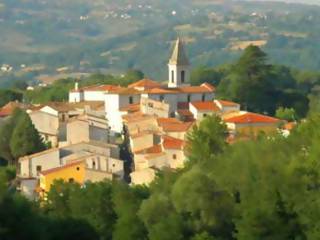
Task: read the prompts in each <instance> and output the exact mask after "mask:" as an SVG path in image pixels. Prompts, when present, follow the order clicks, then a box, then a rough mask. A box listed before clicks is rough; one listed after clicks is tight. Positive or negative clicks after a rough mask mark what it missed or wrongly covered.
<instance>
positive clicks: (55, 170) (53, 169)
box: [41, 160, 84, 176]
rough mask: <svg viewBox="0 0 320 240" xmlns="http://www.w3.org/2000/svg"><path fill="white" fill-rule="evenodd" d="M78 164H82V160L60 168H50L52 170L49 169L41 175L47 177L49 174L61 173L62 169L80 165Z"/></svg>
mask: <svg viewBox="0 0 320 240" xmlns="http://www.w3.org/2000/svg"><path fill="white" fill-rule="evenodd" d="M80 164H84V160H81V161H77V162H72V163H69V164H66V165H64V166H61V167H57V168H52V169H49V170H45V171H42V172H41V175H44V176H45V175H48V174H50V173H54V172H58V171H61V170H63V169H67V168H70V167H74V166H77V165H80Z"/></svg>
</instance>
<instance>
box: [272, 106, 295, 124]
mask: <svg viewBox="0 0 320 240" xmlns="http://www.w3.org/2000/svg"><path fill="white" fill-rule="evenodd" d="M276 117H277V118H279V119H283V120H287V121H296V120H297V116H296V111H295V110H294V109H293V108H283V107H280V108H278V109H277V111H276Z"/></svg>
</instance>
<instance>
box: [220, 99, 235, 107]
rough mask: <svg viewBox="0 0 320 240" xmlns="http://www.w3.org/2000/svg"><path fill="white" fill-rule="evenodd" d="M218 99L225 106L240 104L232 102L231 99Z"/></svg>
mask: <svg viewBox="0 0 320 240" xmlns="http://www.w3.org/2000/svg"><path fill="white" fill-rule="evenodd" d="M216 101H217V102H219V103H220V104H221V106H223V107H237V106H239V104H238V103H235V102H231V101H225V100H216Z"/></svg>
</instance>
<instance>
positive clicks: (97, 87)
mask: <svg viewBox="0 0 320 240" xmlns="http://www.w3.org/2000/svg"><path fill="white" fill-rule="evenodd" d="M118 88H120V86H116V85H94V86H86V87H83V88H79V89H78V90H75V89H73V90H71V92H109V91H112V90H116V89H118Z"/></svg>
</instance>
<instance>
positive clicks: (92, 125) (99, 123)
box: [67, 114, 114, 144]
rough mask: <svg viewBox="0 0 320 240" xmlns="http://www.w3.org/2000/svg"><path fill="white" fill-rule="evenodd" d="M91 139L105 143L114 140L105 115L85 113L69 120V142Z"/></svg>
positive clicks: (74, 142)
mask: <svg viewBox="0 0 320 240" xmlns="http://www.w3.org/2000/svg"><path fill="white" fill-rule="evenodd" d="M89 141H101V142H105V143H109V142H113V141H114V139H113V138H111V136H110V134H109V126H108V122H107V120H106V119H105V116H99V115H93V114H84V115H81V116H78V117H75V118H73V119H70V120H69V121H68V123H67V144H76V143H80V142H89Z"/></svg>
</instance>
